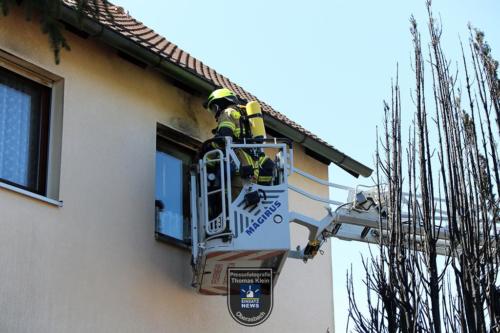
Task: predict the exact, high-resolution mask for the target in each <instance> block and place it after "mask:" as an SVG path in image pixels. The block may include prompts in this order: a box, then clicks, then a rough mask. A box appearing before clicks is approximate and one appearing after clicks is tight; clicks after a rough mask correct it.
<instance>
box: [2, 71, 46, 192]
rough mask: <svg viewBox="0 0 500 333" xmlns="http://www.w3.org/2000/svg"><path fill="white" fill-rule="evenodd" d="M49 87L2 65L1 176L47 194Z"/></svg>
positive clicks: (12, 183)
mask: <svg viewBox="0 0 500 333" xmlns="http://www.w3.org/2000/svg"><path fill="white" fill-rule="evenodd" d="M49 106H50V89H49V88H48V87H45V86H43V85H41V84H38V83H36V82H33V81H30V80H29V79H26V78H24V77H22V76H20V75H18V74H15V73H13V72H10V71H8V70H6V69H4V68H0V180H1V181H3V182H5V183H8V184H11V185H14V186H17V187H20V188H23V189H27V190H29V191H31V192H34V193H38V194H41V195H45V192H46V178H47V146H48V137H49V136H48V132H49V129H48V124H49Z"/></svg>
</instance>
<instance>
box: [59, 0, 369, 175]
mask: <svg viewBox="0 0 500 333" xmlns="http://www.w3.org/2000/svg"><path fill="white" fill-rule="evenodd" d="M60 20H62V21H63V22H65V23H67V24H70V25H72V26H74V27H76V28H78V29H80V30H82V31H84V32H85V33H87V34H89V36H91V37H92V38H94V39H98V40H100V41H102V42H103V43H105V44H108V45H110V46H112V47H113V48H115V49H117V50H119V51H122V52H124V53H126V54H128V55H130V56H132V57H134V58H136V59H139V60H140V61H142V62H144V63H146V64H148V65H150V66H152V67H153V68H155V69H156V70H158V71H160V72H161V73H163V74H165V75H167V76H168V77H171V78H173V79H175V80H177V81H179V82H181V83H183V84H185V85H186V86H189V87H191V88H193V89H194V90H196V91H197V92H199V93H200V94H201V95H208V94H209V93H211V92H212V91H213V90H214V89H215V88H216V86H215V85H214V84H213V83H212V82H210V81H208V80H205V79H203V78H201V77H199V76H198V75H197V74H195V73H193V72H191V71H190V70H189V69H188V68H183V67H181V66H179V65H177V64H174V63H172V62H170V61H168V60H167V59H165V58H164V57H161V56H159V55H158V54H156V53H155V52H153V51H151V50H148V49H146V48H145V47H144V46H142V45H139V44H138V43H135V42H133V41H132V40H130V39H128V38H126V37H124V36H122V35H121V34H119V33H118V32H115V31H113V30H111V29H109V28H106V27H104V25H102V24H100V23H98V22H96V21H94V20H92V19H90V18H88V17H85V18H83V19H82V20H81V21H79V19H78V15H77V12H76V11H75V10H74V9H73V8H72V7H70V6H68V5H66V4H64V5H63V6H62V8H61V13H60ZM264 120H265V124H266V125H267V126H268V127H270V128H271V129H273V130H275V131H276V132H278V133H281V134H283V135H284V136H286V137H288V138H290V139H292V140H293V141H295V142H298V143H300V144H301V145H303V146H304V147H306V148H308V149H310V150H312V151H314V152H315V153H317V154H319V155H321V156H322V157H324V158H326V159H327V160H329V161H331V162H332V163H334V164H336V165H338V166H339V167H340V168H342V169H343V170H345V171H347V172H348V173H350V174H351V175H353V176H354V177H359V175H361V176H364V177H369V176H370V175H371V174H372V172H373V170H372V169H370V168H368V167H367V166H365V165H363V164H361V163H359V162H358V161H356V160H354V159H352V158H351V157H349V156H347V155H345V154H344V153H342V152H340V151H338V150H337V149H335V148H333V147H331V146H328V145H326V144H324V143H321V142H318V141H316V140H314V139H312V138H311V137H309V136H307V135H305V134H304V133H302V132H300V131H298V130H297V129H295V128H293V127H291V126H289V125H287V124H285V123H283V122H282V121H280V120H279V119H276V118H274V117H272V116H271V115H269V114H267V113H265V114H264Z"/></svg>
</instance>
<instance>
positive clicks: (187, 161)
mask: <svg viewBox="0 0 500 333" xmlns="http://www.w3.org/2000/svg"><path fill="white" fill-rule="evenodd" d="M197 145H198V142H197V141H195V140H193V139H192V138H190V137H187V136H186V135H184V134H182V133H180V132H177V131H175V130H173V129H170V128H167V127H166V126H163V125H158V135H157V141H156V206H157V216H156V237H157V239H159V240H164V241H169V242H173V243H176V244H181V245H187V244H189V242H190V233H191V225H190V197H189V178H190V177H189V168H190V167H191V163H192V162H193V159H194V156H195V154H196V146H197Z"/></svg>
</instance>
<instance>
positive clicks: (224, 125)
mask: <svg viewBox="0 0 500 333" xmlns="http://www.w3.org/2000/svg"><path fill="white" fill-rule="evenodd" d="M222 127H227V128H230V129H231V130H233V131H234V130H235V129H236V126H235V125H234V124H233V123H232V122H230V121H227V120H226V121H221V122H220V124H219V128H222Z"/></svg>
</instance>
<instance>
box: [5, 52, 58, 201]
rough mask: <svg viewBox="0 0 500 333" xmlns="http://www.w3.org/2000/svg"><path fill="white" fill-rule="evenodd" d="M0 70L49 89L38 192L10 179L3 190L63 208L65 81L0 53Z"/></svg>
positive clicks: (41, 142) (39, 157)
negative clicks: (61, 185) (60, 197)
mask: <svg viewBox="0 0 500 333" xmlns="http://www.w3.org/2000/svg"><path fill="white" fill-rule="evenodd" d="M0 68H1V69H2V70H5V71H8V72H11V73H12V74H14V75H17V76H20V77H21V79H23V80H27V82H32V83H33V84H37V85H41V86H44V87H47V95H46V96H44V97H43V98H45V99H47V100H48V102H47V103H42V104H45V107H44V108H43V109H42V110H41V113H42V114H41V120H40V129H41V131H40V132H41V133H39V135H40V136H41V138H40V143H39V152H38V154H39V156H38V161H37V173H38V179H37V186H36V187H37V188H36V189H34V188H28V187H26V186H23V185H21V184H17V183H15V182H12V181H8V180H6V179H0V188H2V189H7V190H10V191H13V192H17V193H19V194H22V195H24V196H27V197H31V198H34V199H38V200H40V201H44V202H46V203H49V204H52V205H54V206H58V207H62V206H63V202H62V200H60V199H59V189H60V171H61V151H62V125H63V104H64V79H63V78H62V77H60V76H58V75H56V74H53V73H51V72H49V71H47V70H45V69H43V68H41V67H39V66H36V65H34V64H32V63H30V62H28V61H26V60H23V59H21V58H20V57H18V56H16V55H14V54H12V53H9V52H7V51H5V50H3V49H0Z"/></svg>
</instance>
